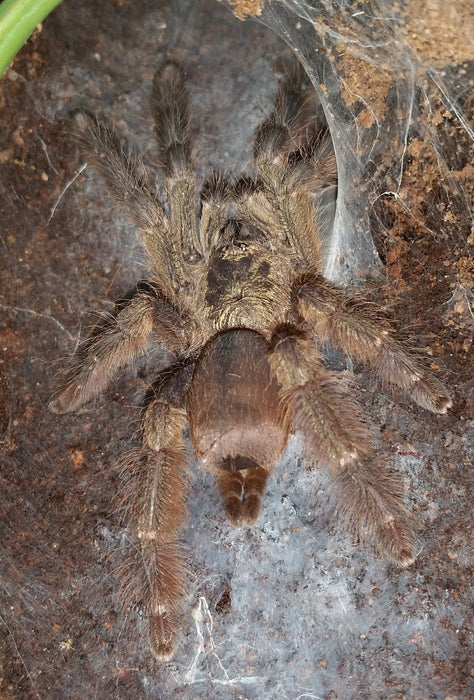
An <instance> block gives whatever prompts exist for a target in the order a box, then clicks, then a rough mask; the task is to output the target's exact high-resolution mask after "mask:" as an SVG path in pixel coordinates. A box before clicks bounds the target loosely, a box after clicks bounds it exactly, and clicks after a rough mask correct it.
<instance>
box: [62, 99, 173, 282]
mask: <svg viewBox="0 0 474 700" xmlns="http://www.w3.org/2000/svg"><path fill="white" fill-rule="evenodd" d="M71 129H72V132H73V135H74V137H75V140H76V141H77V144H78V146H79V150H80V152H81V155H82V157H83V158H84V160H86V161H87V162H88V163H90V164H91V165H93V166H94V167H95V168H96V169H97V170H98V171H99V173H100V174H101V175H102V177H103V178H104V180H105V182H106V184H107V187H108V189H109V191H110V193H111V195H112V196H113V198H114V199H115V200H116V201H117V202H118V203H119V204H122V205H123V206H124V207H125V208H126V210H127V212H128V213H129V215H130V217H131V219H132V221H133V222H134V223H135V224H136V225H137V226H138V228H139V230H140V233H141V241H142V244H143V246H144V248H145V250H146V252H147V254H148V257H149V258H150V261H151V263H152V265H153V269H154V271H155V276H156V281H157V282H158V284H159V286H160V288H161V289H163V291H164V293H165V294H166V295H172V294H173V291H174V289H175V281H174V280H175V277H176V271H175V269H174V263H173V258H172V256H171V255H170V247H169V238H170V236H169V222H168V218H167V217H166V215H165V213H164V211H163V207H162V206H161V203H160V202H159V201H158V199H157V198H156V197H155V196H154V195H153V194H152V193H151V191H150V189H149V186H148V180H147V175H146V172H145V167H144V165H143V162H142V160H141V159H140V158H139V157H134V156H133V155H132V154H131V152H130V151H129V150H124V147H123V146H122V144H121V142H120V140H119V138H118V137H117V135H116V134H115V132H114V131H113V130H112V129H110V128H109V127H107V126H106V125H105V124H103V123H102V122H101V121H100V120H99V119H97V118H96V117H94V116H92V115H90V114H88V113H87V112H83V111H81V110H76V111H74V112H73V113H72V115H71Z"/></svg>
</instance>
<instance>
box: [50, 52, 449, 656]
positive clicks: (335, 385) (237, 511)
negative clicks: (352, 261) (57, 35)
mask: <svg viewBox="0 0 474 700" xmlns="http://www.w3.org/2000/svg"><path fill="white" fill-rule="evenodd" d="M151 111H152V115H153V119H154V124H155V133H156V138H157V141H158V147H159V155H160V162H161V166H162V168H163V171H164V175H165V179H166V192H167V201H168V203H167V206H166V207H165V206H164V205H163V204H162V203H161V202H160V200H159V198H158V197H157V196H155V195H154V194H153V193H152V192H151V190H150V188H149V186H148V184H147V178H146V174H145V170H144V166H143V164H142V161H141V160H140V159H138V158H135V157H133V156H131V155H130V153H129V152H128V151H126V150H124V148H123V146H122V145H121V143H120V142H119V140H118V138H117V136H116V135H115V133H114V132H113V131H112V130H110V129H109V128H108V127H106V126H105V125H104V124H103V123H102V122H101V121H99V120H98V119H96V118H95V117H93V116H90V115H89V114H87V113H86V112H83V111H76V112H75V113H74V114H73V116H72V127H73V131H74V133H75V137H76V140H77V142H78V144H79V148H80V152H81V154H82V156H83V157H84V159H85V160H86V161H87V162H89V163H91V164H92V165H93V166H94V167H95V168H96V169H97V170H98V171H99V172H100V173H101V175H102V176H103V178H104V179H105V181H106V183H107V185H108V187H109V190H110V192H111V194H112V195H113V197H114V198H115V199H116V200H117V201H118V202H120V203H121V204H123V205H124V206H125V208H126V209H127V211H128V213H129V214H130V216H131V218H132V220H133V221H134V222H135V224H136V225H137V227H138V229H139V231H140V234H141V241H142V243H143V246H144V247H145V249H146V252H147V254H148V257H149V260H150V263H151V266H152V274H151V278H150V280H149V281H148V282H147V284H146V285H143V286H142V287H140V288H139V289H138V290H137V293H136V295H135V296H134V297H133V298H132V299H131V300H130V301H129V302H128V303H127V304H126V305H125V306H124V307H123V308H122V309H121V310H120V312H118V313H117V314H116V315H115V316H114V317H113V318H111V319H109V320H108V322H107V324H106V325H105V327H102V328H101V330H100V331H99V332H97V333H95V334H94V335H93V337H91V338H90V339H89V340H87V341H86V342H85V343H84V344H83V345H82V347H81V348H80V350H79V352H78V353H77V355H76V357H75V359H74V360H73V362H72V365H71V367H70V369H69V370H68V371H67V373H66V376H65V379H64V385H63V389H62V391H61V393H59V395H58V396H57V397H56V398H55V399H54V400H53V401H52V404H51V407H52V409H53V410H54V411H56V412H58V413H63V412H70V411H75V410H76V409H78V408H79V407H80V406H81V405H82V404H83V403H84V402H86V401H88V400H89V399H91V398H92V397H94V396H96V395H97V394H99V392H101V391H102V390H103V389H104V388H105V386H106V385H107V384H108V383H109V382H110V380H111V379H112V377H113V376H114V375H115V374H116V373H117V371H118V370H119V368H120V367H123V366H124V365H128V364H129V363H131V362H132V361H133V360H134V359H136V358H138V357H140V356H141V355H143V354H144V353H145V352H146V350H147V348H149V347H150V345H151V344H153V343H154V344H159V345H160V346H162V347H163V348H165V349H166V350H167V351H168V352H169V353H170V354H171V355H172V356H173V357H174V360H173V361H172V362H171V364H170V365H169V366H168V367H166V368H165V369H164V370H162V371H161V373H160V375H159V378H158V381H157V382H156V384H155V385H154V397H153V399H152V400H151V401H150V403H149V405H148V406H147V408H146V410H145V414H144V419H143V444H142V447H140V448H139V449H137V450H135V451H133V452H132V453H131V454H130V455H128V457H127V458H126V460H125V466H124V470H123V479H124V502H125V503H126V507H125V511H126V523H127V527H128V529H129V532H130V536H131V538H132V540H133V541H134V543H135V545H136V551H137V561H136V562H135V563H134V564H133V565H131V566H130V567H129V569H128V570H127V572H126V573H125V574H124V576H123V582H122V595H123V597H124V598H126V599H127V600H132V601H137V602H139V603H140V605H142V606H143V607H144V609H145V611H146V615H147V617H148V618H149V622H150V636H151V645H152V648H153V651H154V653H155V655H156V656H158V657H159V658H162V659H167V658H169V657H170V656H171V655H172V653H173V650H174V648H175V644H176V637H177V632H178V630H177V629H176V628H177V626H178V625H177V617H178V613H179V611H180V605H181V602H182V600H183V597H184V593H185V582H186V577H187V566H188V565H187V558H186V556H185V553H184V549H183V546H182V545H181V543H180V540H179V532H180V529H181V528H182V526H183V524H184V522H185V519H186V494H187V490H188V484H187V476H186V472H187V465H186V453H185V444H184V437H183V433H184V430H185V428H186V425H188V426H189V431H190V434H191V437H192V443H193V446H194V450H195V452H196V454H197V456H198V457H199V458H200V459H201V460H202V462H203V463H204V465H205V466H206V467H207V469H209V471H210V472H211V473H212V474H213V475H214V477H215V480H216V483H217V488H218V490H219V492H220V495H221V497H222V500H223V502H224V506H225V511H226V514H227V517H228V519H229V520H230V521H231V522H232V523H233V524H234V525H237V526H240V525H252V524H253V523H255V521H256V519H257V517H258V514H259V510H260V502H261V499H262V495H263V493H264V490H265V485H266V482H267V479H268V477H269V475H270V474H271V472H272V470H273V468H274V467H275V465H276V463H277V462H278V459H279V457H280V455H281V453H282V451H283V448H284V447H285V444H286V442H287V438H288V435H289V433H290V431H301V432H302V433H303V436H304V440H305V453H306V457H307V458H308V460H309V461H311V462H312V463H315V464H316V465H318V466H319V465H321V466H323V465H324V466H327V467H328V468H329V470H330V471H331V473H332V477H333V479H332V487H333V488H334V489H335V491H336V495H337V499H338V504H339V506H338V507H339V512H340V513H341V514H342V515H343V516H344V517H345V519H346V520H347V522H348V524H349V526H350V527H352V528H354V529H355V530H356V531H357V532H358V533H359V534H360V535H362V536H364V537H365V538H367V537H370V538H371V539H373V540H374V541H375V542H376V544H377V546H378V548H379V550H380V552H381V553H383V554H384V555H386V556H387V557H389V559H391V560H392V561H394V562H396V563H397V564H399V565H400V566H407V565H408V564H410V563H411V562H412V561H413V559H414V556H415V547H416V536H415V532H414V526H413V522H412V518H411V516H410V514H409V512H408V511H407V509H406V507H405V506H404V504H403V500H402V494H403V488H402V483H401V481H400V479H399V478H398V477H397V476H396V475H395V474H393V473H392V472H391V471H390V469H389V468H388V466H387V465H386V464H384V463H383V462H382V461H380V460H378V459H377V457H376V455H374V454H373V450H372V446H371V443H372V438H373V431H372V429H371V427H370V426H369V424H368V422H367V421H366V420H365V419H364V416H363V415H362V411H361V409H360V408H359V407H358V406H357V404H356V403H355V402H354V400H353V398H351V393H350V387H349V386H348V384H347V383H345V381H344V379H343V378H342V377H341V376H340V375H338V374H337V373H335V372H333V371H331V370H330V369H329V368H328V367H327V366H326V365H325V363H324V360H323V357H322V353H321V348H322V346H323V345H324V344H326V343H328V342H330V343H332V344H333V346H335V347H336V348H337V349H339V350H340V351H342V352H343V353H346V354H347V355H349V356H351V357H353V358H355V359H356V360H359V361H362V362H363V363H365V364H366V365H368V367H370V368H371V369H373V370H374V371H375V372H376V373H377V374H378V375H379V377H380V378H381V379H382V381H383V382H385V383H388V384H391V385H394V386H396V387H399V388H401V389H402V390H404V391H405V392H407V393H408V394H409V395H410V397H411V398H412V399H413V400H414V401H415V402H416V403H418V404H419V405H420V406H422V407H424V408H427V409H428V410H430V411H434V412H436V413H445V412H446V410H447V409H448V408H449V407H450V405H451V401H450V398H449V395H448V392H447V390H446V389H445V387H444V386H443V385H442V384H441V383H440V382H439V381H438V380H437V379H436V378H434V377H433V376H431V375H430V374H429V373H428V372H427V371H426V369H425V367H424V365H423V362H422V361H421V360H420V359H419V358H418V357H417V355H416V353H415V352H414V351H413V350H410V349H409V348H408V347H407V345H406V344H405V343H404V342H403V341H401V340H400V339H397V337H396V334H395V333H394V331H393V330H392V329H391V327H390V324H389V323H388V321H387V320H386V318H385V317H384V315H383V313H382V312H381V309H380V308H379V307H378V306H377V305H376V304H374V303H372V302H369V301H367V300H365V299H363V298H362V297H360V296H359V295H357V294H352V295H349V294H347V293H346V292H344V291H342V290H340V289H338V288H337V287H335V286H334V285H332V284H331V283H329V282H328V281H327V280H325V279H324V277H323V276H322V261H321V245H322V244H321V235H320V231H319V225H318V198H317V196H316V195H315V193H321V192H322V191H324V190H325V188H327V187H328V186H331V185H332V186H334V184H335V182H336V165H335V158H334V153H333V150H332V145H331V140H330V138H329V135H328V134H327V132H326V131H325V130H324V129H320V128H319V126H318V124H317V120H316V118H315V116H314V115H315V113H316V111H317V102H316V96H315V94H314V91H313V90H312V89H310V87H309V86H308V84H307V82H306V79H305V76H304V73H303V71H302V70H301V69H297V68H295V69H293V70H291V71H290V72H289V73H288V75H287V76H286V78H285V79H284V80H283V81H282V83H281V85H280V89H279V92H278V95H277V99H276V103H275V107H274V111H273V113H272V114H271V116H270V117H269V118H268V119H267V120H266V121H265V122H264V123H263V124H262V126H261V127H260V129H259V130H258V134H257V138H256V145H255V162H256V166H257V168H258V173H259V174H258V176H257V177H255V178H253V179H252V178H242V179H241V180H238V181H237V182H234V183H233V184H232V183H230V182H229V181H228V180H227V179H225V178H223V177H222V176H220V175H218V174H213V175H212V176H211V177H210V179H209V180H208V182H207V183H206V184H205V185H204V187H203V189H202V191H201V193H200V198H199V206H198V202H197V196H196V183H195V176H194V173H193V167H192V163H191V157H190V150H191V147H190V136H189V128H188V104H187V94H186V90H185V87H184V79H183V74H182V71H181V69H180V68H179V66H178V65H176V64H175V63H172V62H168V63H165V64H164V66H163V67H162V68H161V69H159V70H158V71H157V73H156V75H155V78H154V81H153V89H152V95H151Z"/></svg>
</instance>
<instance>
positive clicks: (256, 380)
mask: <svg viewBox="0 0 474 700" xmlns="http://www.w3.org/2000/svg"><path fill="white" fill-rule="evenodd" d="M188 415H189V423H190V430H191V435H192V439H193V443H194V446H195V449H196V452H197V454H198V455H199V456H200V457H201V458H202V459H203V461H204V463H205V464H206V467H207V468H208V469H209V470H210V471H212V473H213V474H214V475H215V477H216V479H217V482H218V487H219V490H220V491H221V494H222V496H223V499H224V503H225V504H226V510H227V515H228V517H229V519H230V520H231V521H232V522H234V524H237V525H240V524H241V523H242V522H243V521H245V522H253V521H254V520H255V519H256V517H257V514H258V510H259V507H260V499H261V496H262V494H263V487H264V485H265V482H266V479H267V477H268V475H269V474H270V473H271V471H272V469H273V467H274V466H275V464H276V463H277V461H278V459H279V457H280V454H281V452H282V451H283V448H284V447H285V444H286V440H287V437H288V432H289V414H288V411H287V410H285V408H284V407H283V406H282V402H281V399H280V395H279V385H278V382H277V380H276V378H275V376H274V375H273V373H272V371H271V368H270V363H269V361H268V343H267V341H266V340H265V338H264V337H263V336H262V335H260V334H259V333H257V332H255V331H252V330H248V329H232V330H229V331H226V332H224V333H220V334H219V335H217V336H215V337H214V338H212V339H211V340H210V341H209V343H208V344H207V345H206V346H205V348H204V349H203V351H202V353H201V356H200V358H199V360H198V363H197V365H196V369H195V371H194V376H193V379H192V382H191V386H190V389H189V392H188ZM256 481H257V482H258V486H257V485H256V483H255V482H256ZM250 483H252V486H250ZM250 492H252V493H253V496H254V500H255V501H256V502H255V503H253V501H252V499H250V498H249V495H250ZM229 502H230V505H229ZM251 502H252V503H253V505H252V508H251V510H252V512H251V513H242V511H243V510H244V511H245V509H246V508H247V510H248V509H249V503H251Z"/></svg>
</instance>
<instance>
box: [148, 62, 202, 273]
mask: <svg viewBox="0 0 474 700" xmlns="http://www.w3.org/2000/svg"><path fill="white" fill-rule="evenodd" d="M150 108H151V113H152V116H153V120H154V122H155V135H156V138H157V141H158V146H159V149H160V157H161V164H162V166H163V168H164V171H165V176H166V189H167V196H168V203H169V207H170V223H171V229H172V231H173V232H174V235H173V238H172V239H170V241H169V243H170V245H171V246H172V247H173V249H174V256H173V257H174V259H175V260H176V261H177V264H178V265H180V266H181V270H180V273H181V278H182V280H183V281H186V280H187V279H188V277H189V264H190V263H196V262H197V261H198V260H199V259H200V257H201V254H202V246H201V242H200V239H199V236H198V231H197V226H196V209H195V204H196V203H195V177H194V172H193V168H192V165H191V146H190V138H189V128H188V123H189V109H188V95H187V91H186V88H185V84H184V76H183V72H182V70H181V68H180V67H179V66H178V65H177V64H176V63H173V62H168V63H165V64H164V65H163V66H162V68H161V69H159V70H157V72H156V73H155V77H154V79H153V87H152V93H151V99H150Z"/></svg>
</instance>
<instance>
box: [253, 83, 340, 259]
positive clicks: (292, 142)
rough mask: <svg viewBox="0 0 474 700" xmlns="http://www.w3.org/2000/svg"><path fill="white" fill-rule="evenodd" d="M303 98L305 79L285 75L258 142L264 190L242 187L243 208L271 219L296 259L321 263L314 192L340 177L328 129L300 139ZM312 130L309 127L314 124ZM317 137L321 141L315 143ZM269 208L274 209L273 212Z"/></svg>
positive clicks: (305, 119)
mask: <svg viewBox="0 0 474 700" xmlns="http://www.w3.org/2000/svg"><path fill="white" fill-rule="evenodd" d="M304 102H305V96H304V91H303V90H302V83H301V81H299V82H298V81H297V82H296V84H292V83H291V81H289V80H287V81H284V82H283V84H282V86H281V88H280V91H279V93H278V97H277V100H276V104H275V110H274V112H273V114H272V115H271V117H270V118H269V119H268V120H267V121H266V122H264V123H263V124H262V126H261V127H260V130H259V132H258V135H257V140H256V145H255V159H256V162H257V166H258V169H259V171H260V175H261V179H262V183H263V190H264V192H263V193H262V192H258V193H257V196H253V195H250V197H249V194H248V193H247V192H246V191H245V189H244V191H243V193H242V195H241V200H242V204H241V211H242V213H243V215H244V216H247V217H248V218H249V219H250V221H252V220H255V222H258V221H262V222H265V220H269V221H272V220H273V224H272V235H273V236H274V237H276V238H277V239H279V240H281V241H282V242H284V243H286V245H287V246H288V247H289V251H288V252H289V254H290V255H291V256H292V257H293V258H294V262H295V264H296V265H298V266H301V265H302V264H303V266H304V267H309V268H310V269H313V270H319V269H320V268H321V241H320V237H319V235H318V234H317V231H315V223H316V219H317V211H316V205H315V200H314V192H318V191H322V190H323V189H325V188H326V187H327V186H328V185H331V184H334V182H335V179H336V172H337V171H336V162H335V157H334V151H333V149H332V144H331V141H330V138H329V135H328V134H327V133H326V136H325V137H321V138H320V140H319V142H318V139H315V138H314V137H313V139H312V142H311V143H310V142H304V141H303V142H302V140H301V132H302V130H303V125H306V126H308V123H310V122H311V118H310V116H309V115H307V116H304V110H303V117H302V116H301V115H300V114H299V110H300V109H301V106H302V104H304ZM310 131H311V129H310ZM316 143H317V144H318V145H317V147H316ZM268 210H270V211H272V212H273V216H271V218H269V216H268Z"/></svg>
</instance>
